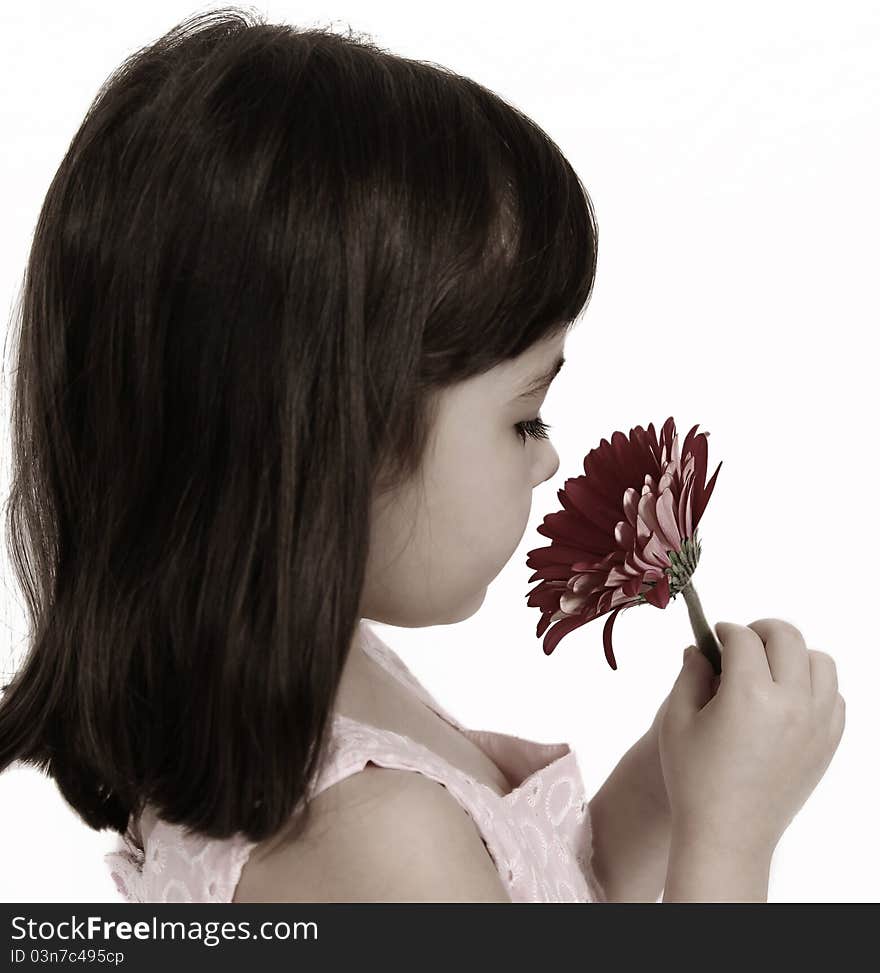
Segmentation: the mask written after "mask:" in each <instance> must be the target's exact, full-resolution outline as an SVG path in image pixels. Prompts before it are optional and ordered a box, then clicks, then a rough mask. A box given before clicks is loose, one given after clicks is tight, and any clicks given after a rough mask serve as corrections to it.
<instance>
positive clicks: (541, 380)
mask: <svg viewBox="0 0 880 973" xmlns="http://www.w3.org/2000/svg"><path fill="white" fill-rule="evenodd" d="M564 364H565V355H560V356H559V358H558V359H557V360H556V362H555V363H554V364H553V366H552V367H551V368H550V370H549V371H548V372H545V373H544V374H543V375H541V376H539V377H538V378H536V379H535V380H534V381H533V382H532V383H531V385H529V386H528V388H526V389H524V390H523V391H522V392H520V393H519V395H517V396H516V398H517V399H529V398H531V397H532V396H533V395H537V394H538V393H539V392H543V391H544V390H545V389H548V388H549V387H550V383H551V382H552V381H553V379H554V378H556V376H557V375H558V374H559V370H560V369H561V368H562V366H563V365H564Z"/></svg>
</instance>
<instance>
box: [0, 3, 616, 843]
mask: <svg viewBox="0 0 880 973" xmlns="http://www.w3.org/2000/svg"><path fill="white" fill-rule="evenodd" d="M596 248H597V226H596V222H595V219H594V214H593V208H592V205H591V202H590V199H589V196H588V194H587V192H586V190H585V189H584V187H583V185H582V184H581V182H580V180H579V179H578V177H577V175H576V174H575V172H574V171H573V169H572V167H571V165H570V164H569V163H568V162H567V161H566V159H565V157H564V156H563V154H562V152H561V151H560V150H559V148H558V147H557V146H556V144H555V143H554V142H553V141H552V140H551V139H550V138H549V137H548V135H547V134H546V133H545V132H543V131H542V130H541V129H540V128H539V127H538V126H537V125H536V124H535V123H534V122H532V121H530V120H529V119H528V118H527V117H526V116H525V115H523V114H522V113H521V112H520V111H519V110H517V109H516V108H515V107H513V106H511V105H510V104H508V103H506V102H505V101H503V100H502V99H501V98H500V97H499V96H498V95H496V94H494V93H493V92H491V91H489V90H487V89H486V88H484V87H482V86H481V85H479V84H477V83H476V82H474V81H472V80H470V79H468V78H466V77H462V76H461V75H458V74H455V73H454V72H452V71H450V70H447V69H445V68H443V67H441V66H439V65H436V64H433V63H430V62H421V61H416V60H410V59H407V58H404V57H400V56H396V55H394V54H392V53H389V52H388V51H385V50H383V49H381V48H379V47H378V46H377V45H376V44H375V43H374V42H372V41H371V40H369V39H368V38H365V37H363V36H355V35H353V34H352V32H351V31H350V30H349V34H348V36H343V35H340V34H336V33H333V32H331V31H330V30H329V29H328V28H316V29H309V30H299V29H297V28H295V27H292V26H289V25H286V24H281V25H279V24H268V23H265V21H264V20H263V19H262V18H261V17H260V15H255V14H253V13H250V12H248V13H245V12H242V11H241V10H240V9H237V8H228V7H227V8H220V9H215V10H213V11H210V12H208V13H203V14H200V15H198V16H195V17H192V18H189V19H187V20H185V21H184V22H183V23H181V24H178V25H177V26H175V27H174V28H173V29H172V30H170V31H169V32H168V33H167V34H165V35H164V36H163V37H161V38H159V39H158V40H157V41H155V43H152V44H150V45H149V46H147V47H144V48H143V49H141V50H138V51H136V52H135V53H134V54H132V55H131V56H130V57H128V58H127V59H126V60H125V61H124V62H123V63H122V64H121V65H120V67H119V68H118V69H117V70H116V71H114V72H113V74H112V75H111V76H110V78H109V79H108V80H107V81H106V83H105V84H104V85H103V86H102V87H101V89H100V90H99V92H98V94H97V96H96V98H95V100H94V102H93V103H92V105H91V106H90V108H89V110H88V112H87V114H86V117H85V119H84V120H83V122H82V124H81V125H80V127H79V129H78V131H77V132H76V134H75V136H74V138H73V140H72V142H71V144H70V147H69V149H68V150H67V153H66V154H65V156H64V158H63V160H62V162H61V164H60V166H59V168H58V171H57V173H56V174H55V176H54V178H53V180H52V182H51V185H50V186H49V189H48V192H47V194H46V197H45V200H44V202H43V205H42V208H41V211H40V213H39V217H38V222H37V225H36V228H35V232H34V236H33V241H32V246H31V249H30V252H29V256H28V261H27V265H26V267H25V270H24V275H23V278H22V288H21V294H20V298H19V311H18V315H17V321H16V322H15V323H16V324H17V325H18V327H19V328H20V333H19V337H18V343H17V349H16V361H15V368H14V383H13V386H12V399H11V411H10V415H11V424H12V430H11V431H12V453H11V459H12V479H11V493H10V497H9V501H8V509H7V521H6V537H7V543H8V546H9V549H10V552H11V559H10V560H11V562H12V564H13V567H14V570H15V573H16V577H17V580H18V582H19V584H20V586H21V588H22V590H23V592H24V594H25V597H26V599H27V611H28V616H29V618H28V621H29V632H28V640H27V650H28V651H27V654H26V655H25V657H24V659H23V661H22V664H21V665H20V666H19V667H18V670H17V672H16V673H15V674H14V677H13V678H12V681H11V682H10V683H9V684H8V685H7V686H6V687H4V688H5V694H4V696H3V698H2V702H0V771H2V770H4V769H5V768H6V767H8V766H9V765H10V764H11V763H12V762H13V761H16V760H21V761H25V762H27V763H30V764H32V765H35V766H37V767H38V768H40V769H41V770H43V771H44V772H46V773H48V774H49V775H50V776H51V777H52V778H54V780H55V781H56V782H57V785H58V787H59V789H60V791H61V793H62V795H63V796H64V798H65V799H66V801H67V802H68V803H69V804H70V805H71V806H72V807H73V808H74V809H75V811H76V812H77V813H78V814H79V815H80V816H81V817H82V819H83V821H84V822H85V823H86V824H88V825H89V826H90V827H92V828H94V829H98V830H100V829H104V828H107V827H111V828H113V829H115V830H116V831H118V832H120V833H124V832H125V830H126V826H127V824H128V822H129V816H130V815H132V814H134V815H137V814H139V813H140V811H141V810H142V809H143V807H144V805H145V803H147V802H149V803H150V804H151V805H153V807H154V808H155V810H156V813H157V814H158V815H159V816H160V817H162V818H164V819H165V820H167V821H169V822H171V823H175V824H180V825H182V826H184V828H185V829H186V830H187V831H194V832H200V833H202V834H205V835H207V836H209V837H212V838H220V839H222V838H227V837H230V836H232V835H233V833H235V832H242V833H243V834H244V835H246V836H247V838H248V839H249V840H251V841H254V842H257V841H262V840H264V839H266V838H268V837H270V836H272V835H275V834H276V833H277V832H279V831H280V829H281V828H282V826H287V827H291V818H292V816H293V824H296V822H297V821H299V826H298V827H296V828H294V829H293V830H291V831H290V837H291V838H294V837H296V836H297V835H298V834H300V833H301V829H302V828H303V827H304V826H305V823H306V819H307V817H308V814H307V811H308V804H307V803H305V804H303V807H302V812H303V813H302V814H301V815H300V814H299V810H300V805H301V804H302V803H303V802H304V798H305V794H306V791H307V788H308V784H309V782H310V781H311V779H312V778H313V775H314V774H315V773H316V771H317V770H318V768H319V766H320V764H321V761H322V758H323V757H324V755H325V753H326V745H327V743H328V735H329V732H330V729H331V726H332V707H333V704H334V699H335V694H336V691H337V686H338V683H339V679H340V676H341V671H342V668H343V666H344V664H345V660H346V656H347V653H348V651H349V647H350V644H351V640H352V638H353V636H354V634H355V631H356V628H357V625H358V622H359V620H360V617H361V616H360V603H361V592H362V587H363V582H364V574H365V565H366V562H367V553H368V543H369V518H370V511H371V504H372V502H373V499H374V497H375V496H376V495H377V492H384V491H387V490H391V489H394V488H396V487H397V486H398V485H400V484H402V483H404V482H406V481H407V480H408V479H409V477H411V476H413V475H414V474H416V473H417V472H418V470H419V468H420V464H421V459H422V455H423V451H424V448H425V444H426V437H427V436H428V434H429V431H430V429H431V425H432V421H433V415H434V413H433V411H432V409H433V403H434V402H435V396H436V393H437V391H438V390H441V389H443V388H445V387H448V386H450V385H453V384H455V383H457V382H460V381H463V380H464V379H467V378H469V377H471V376H473V375H476V374H479V373H482V372H484V371H486V370H488V369H490V368H492V367H494V366H496V365H498V364H499V363H501V362H504V361H506V360H508V359H511V358H514V357H516V356H518V355H521V354H522V353H523V352H524V351H525V350H526V349H527V348H529V347H530V346H531V345H533V344H534V343H536V342H538V341H540V340H542V339H545V338H548V337H551V336H552V335H554V334H557V333H560V332H561V331H562V330H563V329H567V328H569V327H570V326H571V325H572V324H573V323H574V320H575V318H576V317H578V315H579V314H580V312H581V310H582V309H583V308H584V307H585V305H586V303H587V302H588V299H589V296H590V293H591V290H592V286H593V280H594V276H595V270H596Z"/></svg>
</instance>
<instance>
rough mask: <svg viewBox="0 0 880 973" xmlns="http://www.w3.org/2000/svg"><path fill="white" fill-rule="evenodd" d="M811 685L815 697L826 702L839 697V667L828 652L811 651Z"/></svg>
mask: <svg viewBox="0 0 880 973" xmlns="http://www.w3.org/2000/svg"><path fill="white" fill-rule="evenodd" d="M809 659H810V684H811V686H812V692H813V697H814V698H815V699H821V700H825V701H830V700H833V699H834V697H835V696H836V695H837V665H836V663H835V662H834V659H833V658H832V657H831V656H830V655H828V653H827V652H820V651H819V650H818V649H810V650H809Z"/></svg>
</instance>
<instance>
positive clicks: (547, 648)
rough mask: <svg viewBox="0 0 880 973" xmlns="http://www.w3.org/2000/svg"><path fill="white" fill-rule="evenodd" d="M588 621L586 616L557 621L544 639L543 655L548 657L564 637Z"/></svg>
mask: <svg viewBox="0 0 880 973" xmlns="http://www.w3.org/2000/svg"><path fill="white" fill-rule="evenodd" d="M589 620H590V619H589V617H588V616H583V615H575V616H574V617H572V618H563V619H562V620H561V621H558V622H557V623H556V624H555V625H554V626H553V627H552V628H551V629H550V631H549V632H548V633H547V635H546V636H545V638H544V655H550V653H551V652H552V651H553V650H554V649H555V648H556V646H557V645H559V642H560V640H561V639H562V638H563V637H564V636H566V635H568V633H569V632H573V631H574V630H575V629H576V628H580V627H581V625H585V624H586V623H587V622H588V621H589Z"/></svg>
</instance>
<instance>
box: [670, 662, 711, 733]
mask: <svg viewBox="0 0 880 973" xmlns="http://www.w3.org/2000/svg"><path fill="white" fill-rule="evenodd" d="M712 675H713V671H712V664H711V663H710V662H709V660H708V659H707V658H706V657H705V656H704V655H702V653H700V652H697V651H696V650H695V649H692V650H691V651H690V652H689V653H688V655H687V658H686V659H685V660H684V663H683V664H682V667H681V669H680V670H679V673H678V678H677V679H676V680H675V684H674V685H673V687H672V692H671V693H670V694H669V696H668V697H667V701H666V704H665V705H667V706H668V711H671V712H672V713H673V714H674V715H673V719H681V718H687V717H689V716H692V715H693V714H694V713H696V712H697V711H699V710H701V709H702V708H703V707H704V706H705V705H706V703H707V702H708V701H709V700H710V699H711V698H712V693H711V691H710V683H711V678H712Z"/></svg>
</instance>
